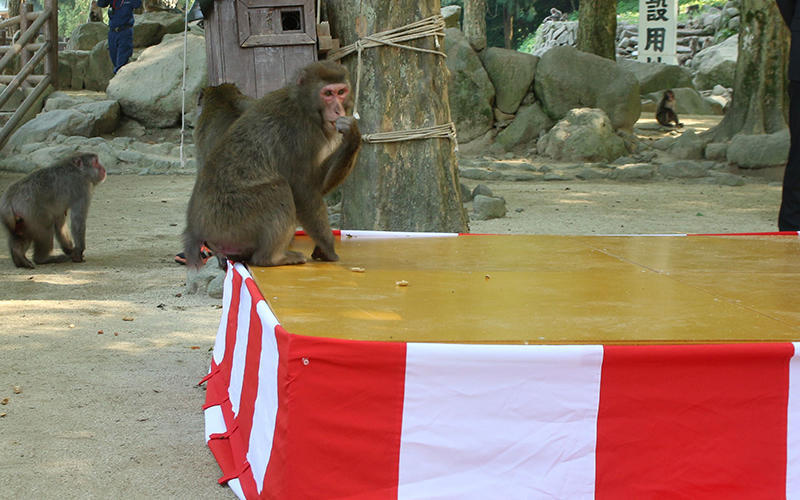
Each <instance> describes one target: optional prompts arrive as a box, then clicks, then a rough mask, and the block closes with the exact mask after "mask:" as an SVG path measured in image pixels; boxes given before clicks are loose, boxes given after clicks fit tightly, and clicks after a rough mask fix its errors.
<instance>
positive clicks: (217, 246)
mask: <svg viewBox="0 0 800 500" xmlns="http://www.w3.org/2000/svg"><path fill="white" fill-rule="evenodd" d="M297 81H298V83H297V84H291V85H288V86H286V87H284V88H282V89H279V90H276V91H274V92H271V93H269V94H267V95H266V96H264V97H262V98H261V99H258V100H256V101H255V102H253V104H252V105H250V106H249V107H248V109H247V110H246V111H244V113H243V114H242V116H241V117H240V118H239V119H237V120H236V121H235V122H234V123H233V124H232V125H231V126H230V127H229V128H228V130H227V131H226V132H225V134H224V136H223V137H222V138H221V139H220V140H219V141H217V143H216V144H215V145H214V146H213V147H212V148H211V150H210V151H209V152H208V155H207V157H206V159H205V162H204V163H205V164H204V166H203V168H202V169H200V170H199V172H198V175H197V180H196V182H195V186H194V190H193V192H192V197H191V199H190V201H189V207H188V210H187V215H186V230H185V231H184V244H185V254H186V258H187V264H188V265H189V266H192V267H198V266H199V255H200V252H199V248H200V245H201V244H202V243H203V242H206V244H207V245H208V246H209V247H210V248H211V249H212V250H214V252H215V253H217V254H218V255H223V256H225V257H227V258H230V259H233V260H240V261H245V262H248V263H250V264H253V265H258V266H275V265H283V264H302V263H303V262H305V257H304V256H303V255H301V254H300V253H298V252H291V251H289V250H288V246H289V243H290V242H291V240H292V237H293V235H294V231H295V228H296V225H297V222H300V224H302V226H303V228H304V229H305V231H306V232H307V233H308V234H309V236H311V238H313V239H314V242H315V243H316V247H315V249H314V252H313V253H312V257H313V258H315V259H321V260H338V258H339V257H338V255H336V252H335V251H334V240H333V235H332V233H331V230H330V226H329V224H328V215H327V210H326V207H325V202H324V200H323V195H325V194H326V193H327V192H329V191H330V190H331V189H333V188H334V187H336V186H337V185H338V184H340V183H341V182H342V181H343V180H344V178H345V177H346V176H347V174H348V173H349V172H350V170H351V169H352V168H353V165H354V164H355V160H356V157H357V155H358V151H359V149H360V147H361V134H360V132H359V130H358V125H357V124H356V122H355V120H354V119H353V118H352V117H350V116H340V117H339V118H337V119H336V122H335V126H334V125H333V124H332V123H331V122H330V121H326V119H325V118H324V116H323V113H324V112H325V109H326V108H325V103H324V102H323V100H322V99H321V98H320V91H321V89H322V88H323V87H324V86H326V85H328V84H339V83H346V82H347V73H346V71H345V69H344V67H342V66H341V65H339V64H337V63H333V62H328V61H326V62H319V63H314V64H312V65H310V66H308V67H306V68H304V69H303V70H302V71H301V73H300V76H299V78H298V80H297ZM351 108H352V100H349V101H347V102H346V103H344V112H345V113H349V112H350V110H351ZM327 151H331V152H330V153H329V154H325V153H326V152H327Z"/></svg>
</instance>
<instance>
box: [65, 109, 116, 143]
mask: <svg viewBox="0 0 800 500" xmlns="http://www.w3.org/2000/svg"><path fill="white" fill-rule="evenodd" d="M74 109H75V110H76V111H79V112H81V113H83V114H85V115H87V116H88V117H89V122H90V123H91V129H90V130H89V136H91V137H95V136H98V135H103V134H110V133H111V132H113V131H115V130H116V129H117V127H119V119H120V109H119V103H118V102H117V101H113V100H104V101H97V102H87V103H85V104H79V105H78V106H76V107H75V108H74Z"/></svg>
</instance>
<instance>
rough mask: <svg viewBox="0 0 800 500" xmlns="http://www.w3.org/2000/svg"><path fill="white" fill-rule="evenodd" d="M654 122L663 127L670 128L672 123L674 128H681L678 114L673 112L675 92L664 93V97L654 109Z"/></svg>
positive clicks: (681, 124)
mask: <svg viewBox="0 0 800 500" xmlns="http://www.w3.org/2000/svg"><path fill="white" fill-rule="evenodd" d="M656 121H657V122H658V123H660V124H661V125H663V126H665V127H671V126H672V124H673V123H674V124H675V126H676V127H683V123H681V122H680V121H678V114H677V113H676V112H675V92H673V91H671V90H665V91H664V96H663V97H662V98H661V102H659V103H658V109H656Z"/></svg>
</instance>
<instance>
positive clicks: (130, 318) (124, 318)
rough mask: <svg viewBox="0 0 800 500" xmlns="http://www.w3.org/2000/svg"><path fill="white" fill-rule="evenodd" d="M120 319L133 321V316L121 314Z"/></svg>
mask: <svg viewBox="0 0 800 500" xmlns="http://www.w3.org/2000/svg"><path fill="white" fill-rule="evenodd" d="M122 321H133V316H123V317H122Z"/></svg>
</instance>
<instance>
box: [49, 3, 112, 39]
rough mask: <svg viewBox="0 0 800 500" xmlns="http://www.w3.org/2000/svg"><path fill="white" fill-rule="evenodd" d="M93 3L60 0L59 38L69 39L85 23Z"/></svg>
mask: <svg viewBox="0 0 800 500" xmlns="http://www.w3.org/2000/svg"><path fill="white" fill-rule="evenodd" d="M91 3H92V0H58V36H60V37H65V38H66V37H69V36H70V35H71V34H72V31H73V30H74V29H75V28H76V27H77V26H78V25H80V24H83V23H85V22H86V21H87V20H88V18H89V6H90V5H91ZM103 10H104V12H105V9H103Z"/></svg>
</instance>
